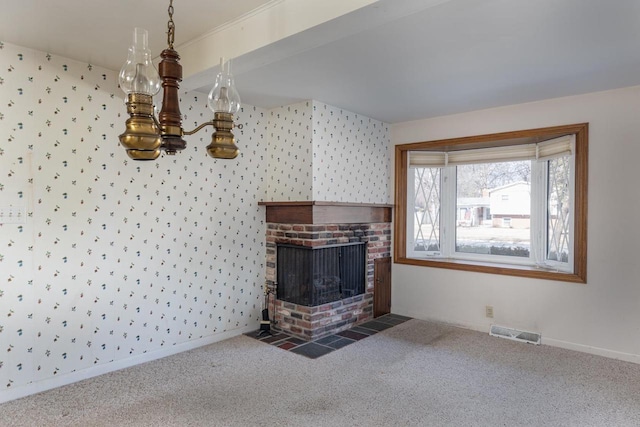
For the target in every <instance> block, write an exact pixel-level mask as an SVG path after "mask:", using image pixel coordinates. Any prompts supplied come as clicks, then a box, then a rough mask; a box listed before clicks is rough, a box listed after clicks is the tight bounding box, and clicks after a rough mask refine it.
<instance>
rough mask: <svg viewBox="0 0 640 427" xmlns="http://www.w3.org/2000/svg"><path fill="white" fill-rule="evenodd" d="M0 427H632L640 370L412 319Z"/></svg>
mask: <svg viewBox="0 0 640 427" xmlns="http://www.w3.org/2000/svg"><path fill="white" fill-rule="evenodd" d="M0 425H3V426H14V425H15V426H68V425H69V426H518V425H528V426H639V425H640V365H635V364H631V363H626V362H620V361H615V360H611V359H606V358H601V357H597V356H591V355H587V354H582V353H576V352H572V351H567V350H561V349H557V348H552V347H546V346H533V345H528V344H521V343H516V342H512V341H508V340H503V339H499V338H493V337H489V336H488V335H486V334H481V333H478V332H473V331H468V330H464V329H458V328H454V327H450V326H446V325H440V324H435V323H430V322H424V321H418V320H410V321H408V322H406V323H403V324H401V325H399V326H396V327H394V328H391V329H388V330H386V331H384V332H381V333H378V334H376V335H374V336H371V337H369V338H366V339H364V340H361V341H359V342H356V343H354V344H351V345H349V346H347V347H345V348H343V349H340V350H338V351H335V352H332V353H330V354H327V355H325V356H322V357H320V358H319V359H308V358H306V357H303V356H300V355H297V354H294V353H291V352H288V351H283V350H281V349H278V348H276V347H274V346H271V345H268V344H264V343H260V342H258V341H256V340H254V339H252V338H248V337H245V336H239V337H236V338H233V339H230V340H227V341H224V342H221V343H217V344H213V345H210V346H207V347H202V348H200V349H197V350H193V351H190V352H187V353H182V354H179V355H176V356H172V357H168V358H165V359H162V360H159V361H154V362H150V363H147V364H144V365H140V366H137V367H134V368H129V369H126V370H122V371H118V372H115V373H111V374H107V375H103V376H101V377H97V378H93V379H89V380H86V381H83V382H81V383H76V384H73V385H70V386H66V387H62V388H59V389H56V390H52V391H48V392H45V393H41V394H39V395H36V396H31V397H28V398H24V399H20V400H17V401H13V402H8V403H5V404H3V405H0Z"/></svg>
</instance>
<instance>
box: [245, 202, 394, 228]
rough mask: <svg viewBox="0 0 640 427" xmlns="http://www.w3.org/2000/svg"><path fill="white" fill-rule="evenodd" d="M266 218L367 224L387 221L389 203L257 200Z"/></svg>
mask: <svg viewBox="0 0 640 427" xmlns="http://www.w3.org/2000/svg"><path fill="white" fill-rule="evenodd" d="M258 204H259V205H260V206H266V207H267V222H272V223H280V224H358V223H360V224H367V223H376V222H391V212H392V208H393V205H386V204H375V203H343V202H324V201H316V200H313V201H300V202H295V201H294V202H290V201H287V202H268V201H262V202H258Z"/></svg>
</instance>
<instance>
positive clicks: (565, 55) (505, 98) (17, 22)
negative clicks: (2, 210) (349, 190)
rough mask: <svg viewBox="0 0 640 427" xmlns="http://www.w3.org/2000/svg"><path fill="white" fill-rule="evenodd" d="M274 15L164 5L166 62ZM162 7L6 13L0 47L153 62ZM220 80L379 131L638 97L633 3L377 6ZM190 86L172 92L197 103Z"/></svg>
mask: <svg viewBox="0 0 640 427" xmlns="http://www.w3.org/2000/svg"><path fill="white" fill-rule="evenodd" d="M278 1H279V0H271V1H265V0H234V1H231V0H219V1H207V0H190V1H189V2H188V5H189V7H188V8H187V7H185V3H186V2H184V1H182V2H181V1H176V3H175V9H176V12H175V16H174V20H175V22H176V28H177V32H176V44H177V49H178V51H179V50H180V43H179V41H180V42H185V41H189V40H193V39H197V38H198V36H199V35H201V34H205V33H207V32H210V31H211V30H213V29H215V28H216V27H219V26H220V25H222V24H224V23H225V22H228V21H232V20H236V19H237V17H238V16H241V15H244V14H246V13H247V12H249V11H251V10H253V9H255V8H257V7H260V6H264V5H265V4H266V5H267V7H268V6H269V4H273V3H277V2H278ZM289 1H291V0H289ZM296 1H313V2H315V1H323V0H296ZM344 1H352V0H344ZM164 3H167V2H159V1H158V0H137V1H131V0H128V1H127V0H110V1H104V2H98V1H88V0H65V1H58V2H53V1H50V0H49V1H47V0H31V1H28V0H27V1H25V0H21V1H13V2H10V3H8V4H5V5H4V6H3V9H4V10H3V13H2V16H1V17H0V39H1V40H3V41H8V42H12V43H16V44H19V45H22V46H27V47H33V48H36V49H40V50H44V51H48V52H52V53H56V54H60V55H64V56H67V57H70V58H74V59H78V60H81V61H87V62H92V63H94V64H97V65H103V66H106V67H108V68H111V69H118V68H119V67H120V63H121V62H123V61H124V59H125V56H126V47H127V46H128V44H129V38H130V37H131V31H132V28H133V27H134V26H142V27H145V28H147V29H149V31H150V38H151V40H152V46H151V48H152V52H153V53H154V54H156V55H157V54H158V53H159V52H160V51H161V50H162V49H163V48H164V46H165V44H166V36H165V35H164V34H163V33H164V32H165V31H166V20H167V18H166V6H165V5H164ZM145 13H146V14H147V15H145ZM214 18H215V19H214ZM185 68H187V67H185ZM234 69H235V75H236V83H237V86H238V91H239V92H240V95H241V97H242V99H243V102H245V103H248V104H251V105H257V106H262V107H273V106H278V105H284V104H287V103H291V102H295V101H299V100H304V99H316V100H319V101H322V102H325V103H328V104H331V105H335V106H338V107H341V108H345V109H347V110H349V111H353V112H357V113H361V114H364V115H366V116H369V117H373V118H375V119H379V120H383V121H385V122H389V123H396V122H402V121H407V120H413V119H419V118H425V117H434V116H440V115H446V114H454V113H460V112H465V111H472V110H476V109H482V108H490V107H497V106H502V105H510V104H516V103H523V102H531V101H536V100H541V99H547V98H554V97H559V96H567V95H575V94H580V93H587V92H593V91H600V90H608V89H614V88H618V87H624V86H632V85H640V0H615V1H604V0H436V1H434V0H379V1H377V2H374V3H373V4H370V5H368V6H366V7H364V8H361V9H358V10H356V11H354V12H351V13H349V14H346V15H343V16H341V17H338V18H336V19H333V20H331V21H329V22H326V23H324V24H322V25H320V26H316V27H312V28H309V29H307V30H306V31H303V32H300V33H298V34H295V35H293V36H290V37H287V38H283V39H282V40H280V41H277V42H275V43H272V44H270V45H268V46H265V47H261V48H259V49H256V50H254V51H251V52H248V53H246V54H244V55H242V56H240V57H238V58H236V59H235V61H234ZM203 75H204V76H210V77H207V78H206V79H205V80H207V79H210V78H211V77H212V76H213V75H214V74H213V72H210V73H200V74H199V76H195V77H193V79H192V80H191V81H190V79H189V77H187V78H186V79H185V82H184V85H185V86H187V87H189V86H190V87H192V88H198V89H199V90H201V91H208V86H209V85H210V84H211V82H210V81H203V80H202V78H203V77H202V76H203ZM196 77H197V78H196Z"/></svg>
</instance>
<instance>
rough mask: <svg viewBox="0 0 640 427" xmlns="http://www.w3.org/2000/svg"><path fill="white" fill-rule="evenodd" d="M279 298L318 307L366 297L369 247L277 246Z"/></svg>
mask: <svg viewBox="0 0 640 427" xmlns="http://www.w3.org/2000/svg"><path fill="white" fill-rule="evenodd" d="M276 253H277V257H276V263H277V267H276V270H277V298H278V299H279V300H281V301H286V302H290V303H293V304H299V305H303V306H307V307H315V306H319V305H322V304H327V303H331V302H334V301H340V300H342V299H345V298H350V297H353V296H356V295H361V294H364V293H365V291H366V283H367V244H366V242H351V243H343V244H336V245H328V246H319V247H308V246H299V245H291V244H278V245H277V246H276Z"/></svg>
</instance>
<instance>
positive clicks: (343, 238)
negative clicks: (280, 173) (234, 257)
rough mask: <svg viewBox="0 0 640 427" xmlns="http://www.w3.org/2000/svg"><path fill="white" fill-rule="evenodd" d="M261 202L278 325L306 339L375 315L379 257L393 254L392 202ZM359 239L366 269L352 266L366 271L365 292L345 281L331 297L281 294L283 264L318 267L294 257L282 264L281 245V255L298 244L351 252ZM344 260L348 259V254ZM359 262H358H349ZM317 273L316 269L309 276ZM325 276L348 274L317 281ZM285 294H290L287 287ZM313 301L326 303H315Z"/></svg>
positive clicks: (274, 324) (268, 274)
mask: <svg viewBox="0 0 640 427" xmlns="http://www.w3.org/2000/svg"><path fill="white" fill-rule="evenodd" d="M260 204H261V205H263V206H266V220H267V235H266V251H267V260H266V263H267V271H266V286H267V289H268V290H269V291H270V292H271V295H272V297H271V298H270V303H269V312H270V318H271V322H272V328H274V329H275V330H280V331H282V332H286V333H288V334H290V335H294V336H296V337H299V338H301V339H304V340H315V339H318V338H321V337H323V336H326V335H331V334H335V333H337V332H340V331H343V330H345V329H349V328H351V327H352V326H354V325H357V324H359V323H363V322H365V321H367V320H370V319H372V318H373V298H374V262H375V260H376V259H377V258H384V257H389V256H390V251H391V205H381V204H363V203H337V202H320V201H306V202H260ZM358 243H362V244H363V245H364V248H365V249H366V250H365V252H364V256H363V257H362V261H361V262H363V263H364V265H363V266H362V268H361V269H358V268H355V269H353V268H350V269H349V271H356V272H362V273H363V274H364V276H365V277H364V278H363V281H364V286H363V287H362V289H361V291H362V292H361V293H358V294H357V295H354V292H353V290H352V287H351V286H350V285H347V284H346V282H345V283H344V285H345V286H339V288H340V291H339V292H338V291H334V292H333V293H331V295H332V296H330V297H326V296H325V297H323V299H322V298H321V299H302V300H296V299H293V298H290V297H284V296H283V299H280V298H279V294H278V277H280V278H281V279H283V277H284V275H283V272H282V271H280V272H279V271H278V269H283V268H294V267H298V270H300V267H301V264H304V265H303V266H302V269H308V270H310V271H311V270H313V271H315V270H316V267H312V266H311V264H307V261H290V262H287V263H284V264H283V263H280V265H279V263H278V248H280V249H281V250H280V253H281V254H282V253H287V251H284V252H283V250H282V249H283V248H287V249H288V248H296V247H298V248H300V249H313V250H317V249H324V248H332V249H333V248H337V249H339V250H340V249H341V248H347V250H348V251H351V249H350V247H351V246H353V247H356V246H359V245H357V244H358ZM300 252H301V253H304V252H305V251H304V250H301V251H300ZM281 256H283V255H281ZM295 259H298V258H295ZM340 259H343V258H342V255H341V258H340ZM323 262H324V261H323ZM353 262H355V261H348V263H353ZM351 267H354V266H351ZM355 267H359V266H355ZM340 269H344V267H341V268H338V267H336V268H335V269H334V270H335V271H338V270H340ZM329 270H332V269H331V268H329ZM332 271H333V270H332ZM279 273H280V274H279ZM336 274H337V273H336ZM349 274H352V275H353V273H349ZM357 274H360V273H357ZM312 275H313V274H311V273H310V274H308V275H307V276H312ZM289 276H293V277H296V278H297V277H299V276H302V275H301V274H299V273H292V274H291V275H289ZM319 280H321V281H323V283H326V282H330V281H343V280H344V279H343V278H340V279H337V278H334V277H333V276H331V277H330V279H327V278H326V277H324V278H320V279H318V278H317V277H316V279H315V281H316V282H318V281H319ZM308 285H309V286H313V284H308ZM353 289H356V288H355V287H354V288H353ZM358 292H360V291H358ZM303 293H304V292H303ZM288 294H290V292H287V295H288ZM281 295H284V293H283V292H281ZM284 299H287V301H285V300H284ZM292 301H297V302H292ZM309 301H311V303H309ZM313 301H321V303H320V304H318V305H312V304H313Z"/></svg>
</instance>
